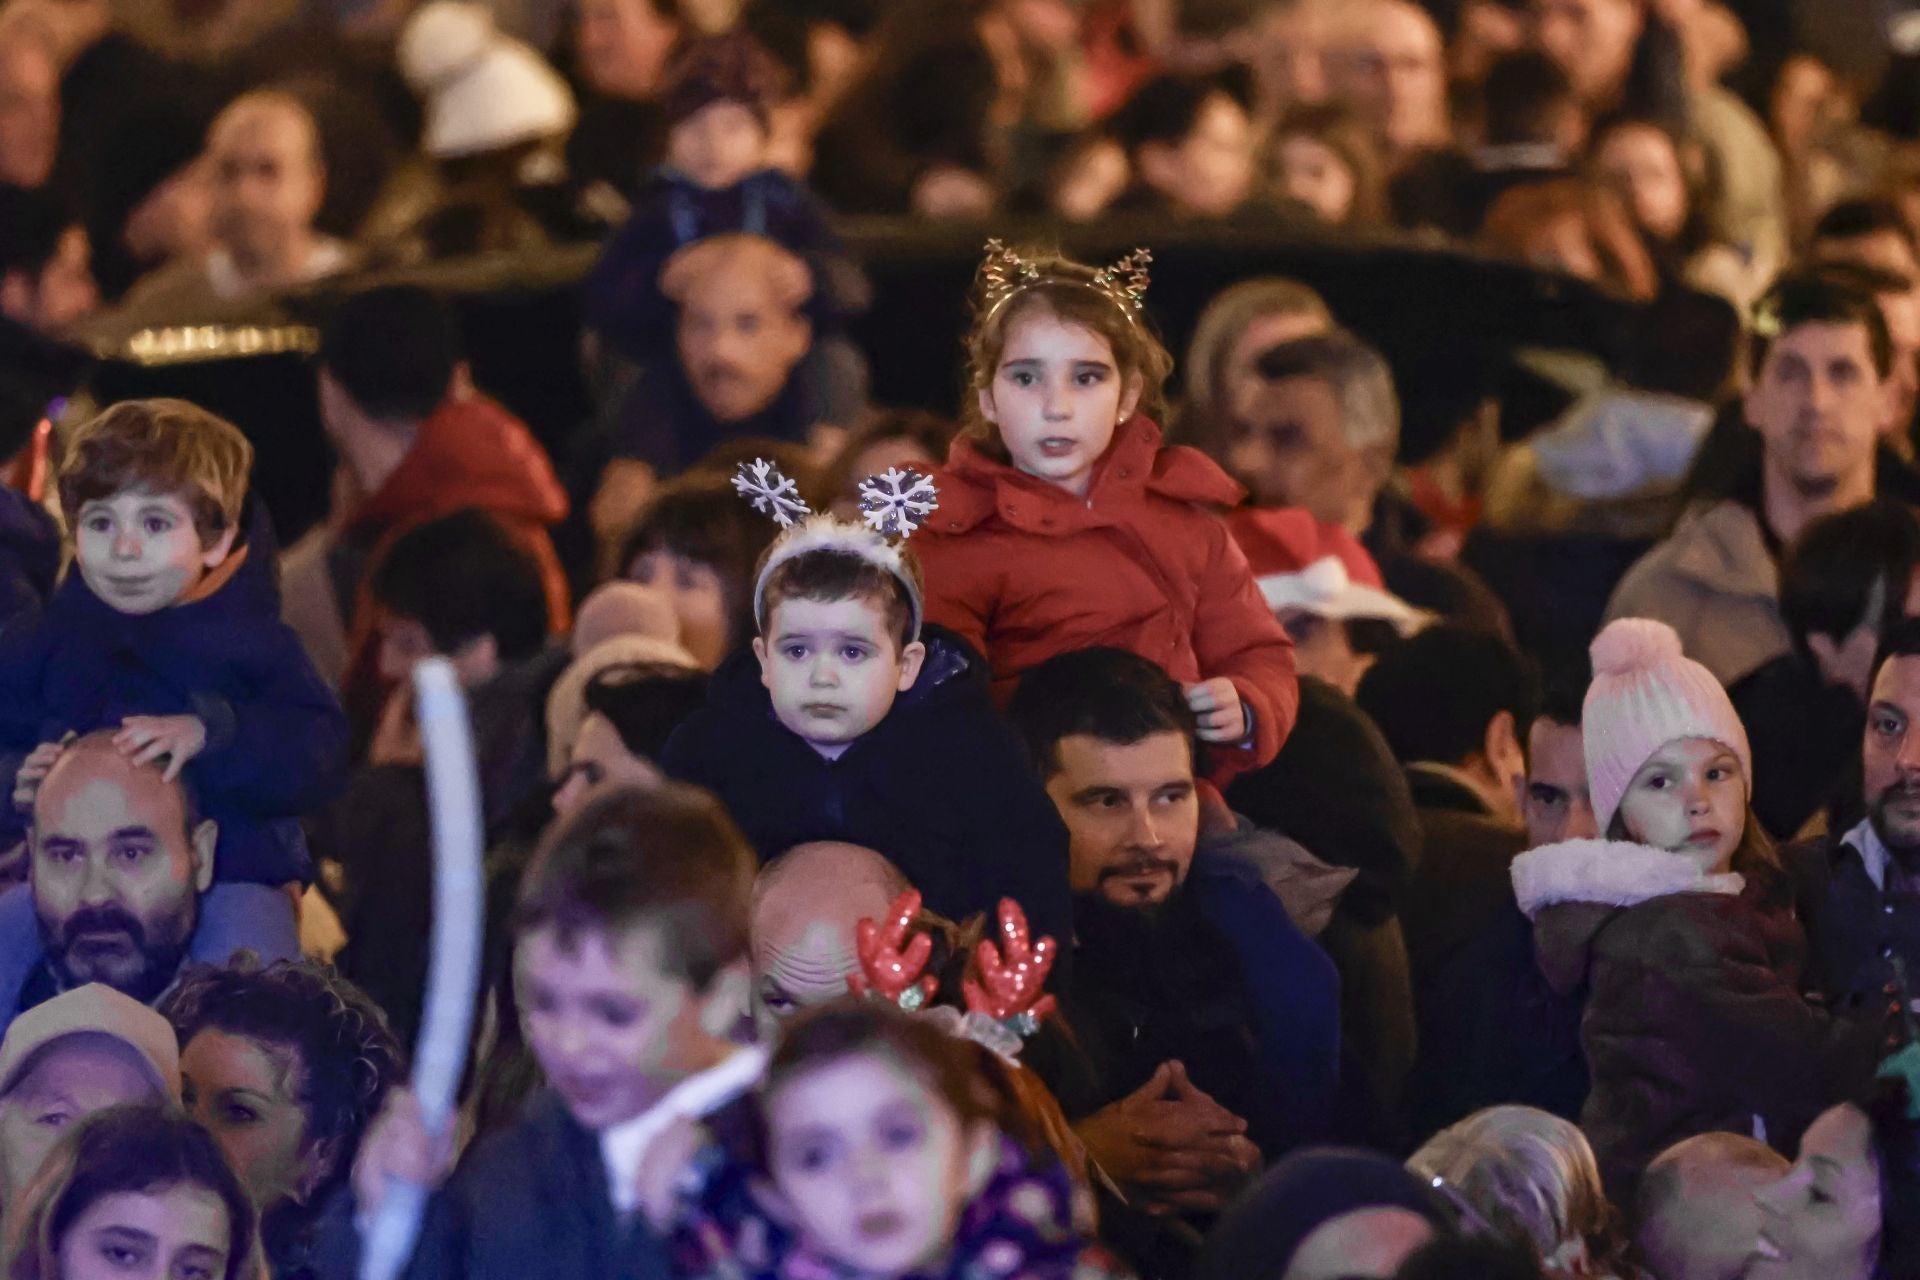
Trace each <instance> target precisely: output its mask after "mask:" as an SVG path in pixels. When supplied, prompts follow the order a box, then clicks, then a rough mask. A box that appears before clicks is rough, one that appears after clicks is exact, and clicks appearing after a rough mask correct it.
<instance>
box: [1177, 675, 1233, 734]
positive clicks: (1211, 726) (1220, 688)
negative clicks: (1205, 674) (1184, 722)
mask: <svg viewBox="0 0 1920 1280" xmlns="http://www.w3.org/2000/svg"><path fill="white" fill-rule="evenodd" d="M1186 694H1187V705H1188V706H1189V707H1191V708H1193V714H1194V716H1195V717H1196V718H1197V719H1198V720H1199V721H1200V740H1201V741H1202V742H1239V741H1241V740H1243V739H1244V738H1245V737H1246V736H1247V709H1246V707H1244V706H1243V705H1241V702H1240V691H1239V690H1238V689H1236V688H1234V687H1233V681H1231V680H1229V679H1227V678H1226V677H1225V676H1215V677H1214V678H1213V679H1211V680H1202V681H1201V682H1200V683H1199V684H1190V685H1188V686H1187V688H1186Z"/></svg>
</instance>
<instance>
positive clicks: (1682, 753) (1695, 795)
mask: <svg viewBox="0 0 1920 1280" xmlns="http://www.w3.org/2000/svg"><path fill="white" fill-rule="evenodd" d="M1620 817H1621V819H1622V820H1623V821H1624V822H1625V823H1626V827H1627V834H1628V835H1629V836H1631V837H1632V838H1633V839H1635V840H1638V841H1639V842H1640V843H1642V844H1648V845H1652V846H1653V847H1654V848H1656V849H1665V850H1667V851H1668V852H1670V853H1677V854H1680V855H1682V856H1684V857H1686V858H1687V859H1689V860H1690V861H1693V862H1696V863H1698V864H1699V866H1700V869H1701V871H1702V872H1703V873H1705V874H1707V875H1718V874H1720V873H1721V872H1724V871H1726V870H1727V869H1729V868H1730V867H1731V866H1732V865H1733V851H1734V850H1735V849H1736V848H1738V847H1739V845H1740V838H1741V837H1742V836H1743V835H1745V834H1746V829H1747V784H1746V780H1745V776H1744V775H1743V774H1742V773H1741V771H1740V758H1739V757H1738V756H1736V755H1734V754H1733V752H1731V751H1729V750H1727V748H1725V747H1723V746H1721V745H1720V744H1719V743H1717V742H1715V741H1713V740H1712V739H1710V738H1682V739H1680V740H1679V741H1677V742H1669V743H1668V744H1667V745H1666V746H1664V747H1662V748H1660V750H1658V751H1656V752H1654V753H1653V755H1652V756H1650V757H1648V759H1647V762H1646V763H1645V764H1643V765H1641V766H1640V772H1638V773H1636V774H1634V775H1633V781H1632V782H1631V783H1629V784H1628V785H1627V793H1626V795H1625V796H1623V797H1622V798H1621V800H1620Z"/></svg>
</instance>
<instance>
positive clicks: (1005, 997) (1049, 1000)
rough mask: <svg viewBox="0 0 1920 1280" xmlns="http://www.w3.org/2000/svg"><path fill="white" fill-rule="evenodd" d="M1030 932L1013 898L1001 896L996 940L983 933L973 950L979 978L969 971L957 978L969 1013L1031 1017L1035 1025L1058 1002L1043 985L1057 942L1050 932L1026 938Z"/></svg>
mask: <svg viewBox="0 0 1920 1280" xmlns="http://www.w3.org/2000/svg"><path fill="white" fill-rule="evenodd" d="M1030 937H1031V935H1030V933H1029V931H1028V928H1027V916H1026V913H1025V912H1024V911H1022V910H1020V904H1019V903H1017V902H1015V901H1014V900H1013V899H1012V898H1002V899H1000V929H999V946H998V947H996V946H995V945H994V939H992V938H982V939H981V940H980V945H979V947H978V948H977V949H976V950H975V951H974V955H973V962H974V969H975V971H976V972H978V973H979V975H980V977H979V980H978V981H975V980H974V978H973V977H972V976H971V975H969V976H968V977H966V978H963V979H962V980H961V983H960V989H961V993H962V995H963V996H964V997H965V999H966V1004H967V1011H968V1012H969V1013H984V1014H986V1015H987V1016H989V1017H992V1018H998V1019H1001V1020H1003V1021H1004V1020H1007V1019H1016V1018H1017V1019H1021V1020H1022V1021H1023V1022H1024V1021H1029V1020H1030V1021H1031V1023H1032V1024H1033V1025H1034V1026H1037V1025H1038V1024H1039V1023H1040V1021H1041V1020H1042V1019H1044V1018H1045V1017H1046V1016H1047V1015H1048V1014H1049V1013H1051V1012H1053V1009H1054V1005H1055V1003H1056V1002H1055V1000H1054V998H1053V997H1052V996H1050V995H1047V994H1045V988H1046V985H1047V974H1048V973H1049V972H1051V971H1052V969H1053V961H1054V957H1055V956H1056V955H1058V954H1059V948H1058V947H1057V946H1056V945H1055V944H1054V941H1053V939H1052V938H1041V939H1039V940H1038V941H1030ZM1026 1033H1027V1034H1031V1031H1030V1030H1028V1031H1026Z"/></svg>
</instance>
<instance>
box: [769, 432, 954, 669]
mask: <svg viewBox="0 0 1920 1280" xmlns="http://www.w3.org/2000/svg"><path fill="white" fill-rule="evenodd" d="M733 487H734V488H735V489H736V490H737V491H739V493H740V496H741V497H743V498H745V499H746V500H747V501H748V502H749V503H750V504H752V506H753V509H754V510H755V511H759V512H761V513H763V514H765V515H767V516H769V517H770V518H772V520H773V521H774V522H775V523H776V524H778V525H779V526H780V528H781V533H780V537H779V538H778V539H777V540H776V541H775V542H774V544H773V546H772V548H771V549H769V550H768V552H767V562H766V564H764V565H763V566H761V569H760V577H759V579H758V580H757V581H755V583H754V584H753V620H754V622H755V623H756V624H757V625H758V626H760V627H761V628H762V629H763V630H764V629H765V627H766V625H767V613H766V596H767V582H768V580H769V579H770V578H772V577H773V571H774V570H775V569H778V568H779V567H780V566H781V565H783V564H785V563H786V562H787V561H789V560H791V559H793V558H794V557H795V556H801V555H805V554H807V553H808V552H810V551H838V552H842V553H844V554H846V555H853V556H858V557H859V558H860V559H862V560H865V561H866V562H867V563H868V564H871V565H873V566H874V567H875V568H877V569H882V570H885V571H886V572H887V573H889V574H892V575H893V577H894V579H895V580H897V581H898V582H899V583H900V585H901V586H902V587H903V588H905V590H906V593H907V603H908V606H909V608H910V610H911V612H912V625H911V626H909V627H908V629H907V639H908V641H909V642H912V641H915V640H918V639H919V638H920V620H921V614H922V602H921V599H920V584H919V583H917V582H916V581H914V576H913V574H911V573H909V572H908V571H907V564H906V560H905V558H904V557H903V556H902V554H901V549H902V548H903V547H904V546H905V545H906V540H907V539H908V538H909V537H911V536H912V535H913V531H914V530H916V529H918V528H919V527H920V526H921V524H923V523H924V522H925V521H926V518H927V517H928V516H929V515H931V514H932V513H933V511H934V510H935V509H936V508H938V507H939V505H940V503H939V497H938V494H937V492H936V491H935V489H934V487H933V480H932V479H931V478H930V477H927V476H923V475H921V474H920V473H919V472H917V471H903V470H901V469H900V468H898V467H890V468H888V469H887V470H886V471H885V472H883V473H881V474H880V475H877V476H868V477H867V478H866V479H865V480H862V481H861V482H860V515H861V520H862V521H863V523H859V524H856V523H855V522H853V521H851V520H841V519H838V518H836V517H834V516H832V515H827V514H817V513H815V512H814V511H813V510H811V509H810V508H809V507H808V506H807V504H806V502H805V501H804V500H803V499H802V498H801V497H800V491H799V489H798V487H797V486H796V485H795V484H794V483H793V481H791V480H789V479H788V478H787V477H786V476H783V475H781V474H780V472H779V470H778V469H777V468H776V467H775V466H774V465H773V464H772V463H771V462H768V461H766V460H765V459H764V458H755V459H754V460H753V461H752V462H743V463H741V464H740V469H739V470H738V471H736V472H734V476H733Z"/></svg>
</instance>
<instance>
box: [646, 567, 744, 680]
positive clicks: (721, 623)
mask: <svg viewBox="0 0 1920 1280" xmlns="http://www.w3.org/2000/svg"><path fill="white" fill-rule="evenodd" d="M626 576H627V578H628V579H629V580H630V581H633V582H637V583H639V584H640V585H641V586H644V587H652V588H654V589H655V590H656V591H659V592H660V593H661V594H662V595H663V596H664V597H665V599H666V601H667V603H668V604H669V605H671V606H672V608H673V616H674V618H675V620H676V621H677V622H678V623H679V624H680V643H681V644H683V645H685V646H686V650H687V652H688V653H690V654H692V655H693V660H694V661H695V662H696V663H698V664H699V666H700V669H701V670H702V671H712V670H713V669H714V668H716V667H718V666H719V665H720V662H721V660H722V659H724V658H725V657H726V656H727V654H728V652H729V651H730V650H731V649H732V648H733V625H732V621H731V618H732V612H731V609H730V608H729V606H728V604H727V585H726V582H725V581H724V580H723V579H722V578H721V577H720V571H719V570H717V569H715V568H714V567H713V566H712V565H710V564H703V563H701V562H700V561H698V560H689V559H688V558H687V557H685V556H680V555H675V554H674V553H673V552H671V551H668V550H667V549H666V548H664V547H656V548H655V549H653V550H652V551H647V552H643V553H641V554H640V555H637V556H635V557H634V558H633V563H632V564H629V565H628V566H627V574H626Z"/></svg>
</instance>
